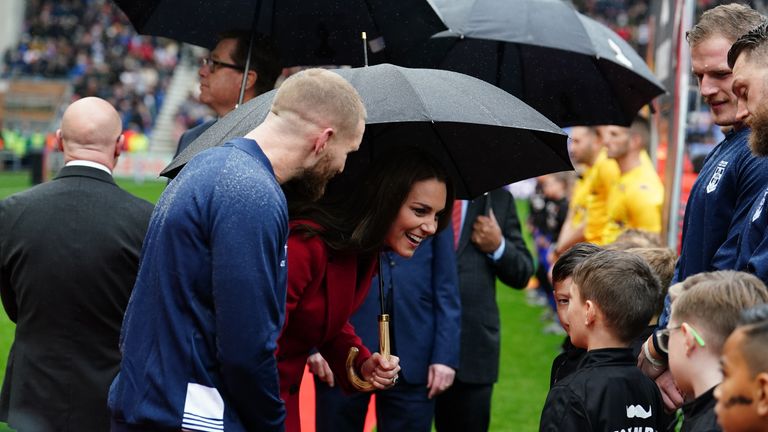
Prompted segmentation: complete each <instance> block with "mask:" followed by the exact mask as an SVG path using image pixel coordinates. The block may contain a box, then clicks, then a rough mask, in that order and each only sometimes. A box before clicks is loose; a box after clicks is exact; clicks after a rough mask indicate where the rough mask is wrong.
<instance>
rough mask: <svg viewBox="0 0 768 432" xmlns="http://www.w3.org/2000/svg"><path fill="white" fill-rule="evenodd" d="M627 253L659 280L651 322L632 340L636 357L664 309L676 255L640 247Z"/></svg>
mask: <svg viewBox="0 0 768 432" xmlns="http://www.w3.org/2000/svg"><path fill="white" fill-rule="evenodd" d="M627 252H629V253H631V254H635V255H637V256H639V257H640V258H642V259H644V260H645V262H646V263H648V265H649V266H650V267H651V270H653V273H654V274H655V275H656V277H658V278H659V282H660V283H659V288H660V289H659V293H658V294H659V300H658V302H657V303H656V310H655V311H654V313H653V317H652V318H651V321H649V322H648V325H647V326H646V327H645V329H643V331H642V332H641V333H640V334H639V335H638V336H637V337H636V338H635V339H633V340H632V344H631V345H630V346H631V347H632V354H633V355H634V356H635V357H637V356H638V355H639V354H640V350H641V349H642V347H643V342H645V341H646V340H647V339H648V337H649V336H651V335H652V334H653V331H654V330H655V329H656V324H657V323H658V321H659V315H661V311H662V310H663V309H664V297H666V296H667V289H668V288H669V283H670V281H672V277H673V276H674V274H675V262H677V254H675V251H673V250H672V249H670V248H665V247H641V248H632V249H627Z"/></svg>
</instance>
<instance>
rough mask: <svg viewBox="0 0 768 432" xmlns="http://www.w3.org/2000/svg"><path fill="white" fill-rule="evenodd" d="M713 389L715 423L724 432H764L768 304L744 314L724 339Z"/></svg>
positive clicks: (767, 400)
mask: <svg viewBox="0 0 768 432" xmlns="http://www.w3.org/2000/svg"><path fill="white" fill-rule="evenodd" d="M720 364H721V365H722V370H723V382H722V383H721V384H720V385H719V386H717V387H716V388H715V398H716V399H717V406H716V407H715V412H716V413H717V421H718V423H720V426H722V427H723V430H724V431H725V432H742V431H768V305H761V306H757V307H754V308H752V309H749V310H746V311H744V313H742V316H741V321H740V322H739V327H737V328H736V330H735V331H734V332H733V333H731V335H730V336H728V339H726V341H725V346H724V347H723V357H722V360H721V361H720Z"/></svg>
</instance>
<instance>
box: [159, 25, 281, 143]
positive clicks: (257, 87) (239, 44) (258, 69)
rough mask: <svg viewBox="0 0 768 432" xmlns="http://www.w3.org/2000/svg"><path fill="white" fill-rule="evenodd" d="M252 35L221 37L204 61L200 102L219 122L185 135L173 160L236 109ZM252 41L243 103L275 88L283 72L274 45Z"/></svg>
mask: <svg viewBox="0 0 768 432" xmlns="http://www.w3.org/2000/svg"><path fill="white" fill-rule="evenodd" d="M251 35H252V33H251V32H247V31H229V32H224V33H222V34H221V35H219V42H218V43H217V44H216V47H215V48H214V49H213V51H211V53H210V54H209V55H208V57H206V58H204V59H203V62H202V64H201V65H200V70H199V71H198V75H199V77H200V102H202V103H204V104H205V105H208V107H210V108H211V109H212V110H213V111H214V113H216V118H215V119H213V120H208V121H207V122H205V123H202V124H199V125H197V126H195V127H193V128H192V129H189V130H188V131H186V132H184V133H183V134H182V135H181V138H179V144H178V146H177V148H176V154H175V155H174V157H176V156H178V155H180V154H181V152H183V151H184V149H186V148H187V147H188V146H189V145H190V144H191V143H192V141H194V140H195V139H197V137H199V136H200V135H202V134H203V132H205V131H206V130H208V129H209V128H210V127H211V126H213V125H214V124H215V123H216V121H218V119H219V118H221V117H224V116H225V115H226V114H227V113H228V112H230V111H232V110H233V109H235V107H236V106H237V102H238V100H239V99H240V87H241V85H242V82H243V74H244V73H245V62H246V60H247V57H248V45H249V44H250V43H251ZM253 37H254V38H255V39H254V40H253V49H252V50H251V63H250V65H249V66H250V67H249V69H248V78H247V79H246V82H245V92H244V93H243V103H246V102H248V101H249V100H251V99H253V98H255V97H256V96H258V95H260V94H262V93H266V92H268V91H270V90H272V89H273V88H275V81H277V77H279V76H280V73H281V72H282V70H283V69H282V67H281V66H280V55H279V54H278V52H277V48H276V47H275V45H274V42H273V41H272V40H271V39H269V38H268V37H266V36H261V35H253Z"/></svg>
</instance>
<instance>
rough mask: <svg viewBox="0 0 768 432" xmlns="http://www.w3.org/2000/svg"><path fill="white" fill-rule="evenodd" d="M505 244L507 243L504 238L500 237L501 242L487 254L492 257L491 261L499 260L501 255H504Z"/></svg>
mask: <svg viewBox="0 0 768 432" xmlns="http://www.w3.org/2000/svg"><path fill="white" fill-rule="evenodd" d="M506 245H507V242H506V239H505V238H504V237H502V238H501V244H500V245H499V247H498V248H497V249H496V250H495V251H494V252H493V253H492V254H488V258H490V259H492V260H493V262H496V261H498V260H500V259H501V256H502V255H504V249H505V247H506Z"/></svg>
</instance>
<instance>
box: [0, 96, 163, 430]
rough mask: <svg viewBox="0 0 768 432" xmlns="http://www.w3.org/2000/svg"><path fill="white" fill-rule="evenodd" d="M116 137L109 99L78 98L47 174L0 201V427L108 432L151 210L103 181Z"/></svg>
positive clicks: (116, 149)
mask: <svg viewBox="0 0 768 432" xmlns="http://www.w3.org/2000/svg"><path fill="white" fill-rule="evenodd" d="M124 141H125V139H124V137H123V135H122V128H121V121H120V116H119V115H118V113H117V111H115V109H114V108H113V107H112V106H111V105H110V104H109V103H107V102H106V101H104V100H102V99H99V98H94V97H89V98H84V99H80V100H78V101H76V102H74V103H72V104H71V105H70V106H69V107H68V108H67V110H66V111H65V112H64V116H63V117H62V122H61V129H59V130H58V131H56V143H57V145H58V147H59V149H60V150H62V151H63V152H64V161H65V166H64V167H63V168H62V169H61V171H60V172H59V174H58V175H57V176H56V178H55V179H53V180H52V181H50V182H48V183H44V184H41V185H38V186H35V187H33V188H31V189H29V190H26V191H24V192H20V193H18V194H15V195H12V196H10V197H8V198H6V199H5V200H3V201H2V202H0V297H2V302H3V307H4V308H5V311H6V313H7V314H8V317H9V318H10V319H11V320H12V321H13V322H15V323H16V337H15V339H14V342H13V346H12V348H11V352H10V355H9V358H8V368H7V369H6V374H5V380H4V382H3V390H2V393H1V394H0V420H2V421H6V422H8V424H9V425H10V426H11V427H13V428H14V429H17V430H20V431H42V432H46V431H80V430H89V431H103V430H108V429H109V410H108V409H107V391H108V390H109V385H110V383H111V382H112V379H113V378H114V377H115V375H116V374H117V372H118V367H119V365H120V352H119V350H118V348H117V342H118V338H119V336H120V325H121V323H122V321H123V313H124V312H125V308H126V306H127V304H128V298H129V296H130V293H131V289H132V288H133V283H134V281H135V279H136V273H137V271H138V265H139V254H140V252H141V246H142V242H143V240H144V235H145V233H146V231H147V225H148V223H149V217H150V214H151V213H152V204H150V203H148V202H146V201H144V200H142V199H139V198H136V197H134V196H133V195H131V194H129V193H128V192H126V191H124V190H122V189H121V188H120V187H118V186H117V184H115V181H114V180H113V179H112V170H113V169H114V167H115V163H116V162H117V157H118V156H119V155H120V151H121V149H122V147H123V143H124Z"/></svg>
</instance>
